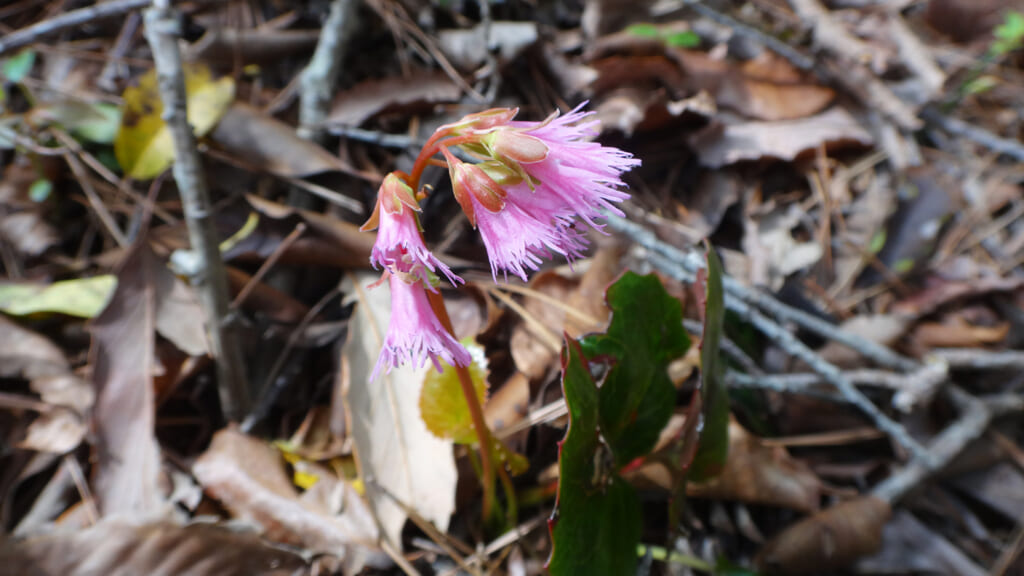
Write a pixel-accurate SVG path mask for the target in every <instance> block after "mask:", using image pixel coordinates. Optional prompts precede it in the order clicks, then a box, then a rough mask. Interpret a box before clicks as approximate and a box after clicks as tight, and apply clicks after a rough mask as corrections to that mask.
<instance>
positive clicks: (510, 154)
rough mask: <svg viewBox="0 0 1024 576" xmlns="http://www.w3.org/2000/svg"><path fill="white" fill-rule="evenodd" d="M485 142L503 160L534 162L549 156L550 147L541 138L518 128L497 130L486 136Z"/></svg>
mask: <svg viewBox="0 0 1024 576" xmlns="http://www.w3.org/2000/svg"><path fill="white" fill-rule="evenodd" d="M484 144H485V145H486V146H487V147H488V149H490V151H491V153H492V154H493V155H494V156H495V157H497V158H499V159H503V160H504V159H508V160H511V161H513V162H520V163H523V164H534V163H537V162H541V161H543V160H544V159H546V158H547V157H548V147H547V145H546V144H544V142H543V141H542V140H541V139H540V138H535V137H533V136H530V135H529V134H524V133H522V132H519V131H516V130H508V129H505V130H495V131H494V132H491V133H490V134H488V135H487V136H485V137H484Z"/></svg>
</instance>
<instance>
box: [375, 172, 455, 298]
mask: <svg viewBox="0 0 1024 576" xmlns="http://www.w3.org/2000/svg"><path fill="white" fill-rule="evenodd" d="M419 211H420V206H419V203H418V202H417V201H416V196H415V195H414V194H413V191H412V188H410V187H409V186H408V185H407V184H406V183H405V182H403V181H402V180H401V179H400V178H398V176H395V175H394V174H388V176H387V177H386V178H384V182H383V183H382V184H381V187H380V191H379V192H378V196H377V206H376V208H375V209H374V212H373V215H372V216H370V220H368V221H367V222H366V224H364V225H363V227H362V229H363V230H372V229H373V228H374V227H376V228H377V229H378V230H377V241H376V242H374V244H373V251H372V252H371V253H370V263H371V264H373V267H374V268H378V269H379V268H385V269H387V270H389V271H391V272H393V273H405V274H414V275H418V274H419V273H420V272H421V270H420V269H421V267H422V268H425V269H427V270H429V271H430V272H440V273H442V274H444V275H445V276H447V277H448V280H449V281H450V282H451V283H452V284H456V283H458V282H462V278H459V277H458V276H456V275H455V274H453V273H452V271H451V269H450V268H448V266H446V265H445V264H444V263H443V262H441V261H440V260H438V259H437V257H436V256H434V254H433V253H431V252H430V250H428V249H427V246H426V245H425V244H424V243H423V235H422V234H421V233H420V224H419V219H418V218H417V217H416V213H417V212H419Z"/></svg>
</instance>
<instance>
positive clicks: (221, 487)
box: [192, 428, 377, 574]
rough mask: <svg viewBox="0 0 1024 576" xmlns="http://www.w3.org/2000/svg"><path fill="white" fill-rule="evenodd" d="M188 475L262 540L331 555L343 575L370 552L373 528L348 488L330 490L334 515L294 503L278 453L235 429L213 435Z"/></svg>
mask: <svg viewBox="0 0 1024 576" xmlns="http://www.w3.org/2000/svg"><path fill="white" fill-rule="evenodd" d="M192 473H193V474H194V475H195V477H196V479H197V480H199V483H200V484H201V485H202V486H203V490H204V491H205V492H206V493H207V494H208V495H210V496H211V497H213V498H216V499H217V500H219V501H220V502H221V504H223V505H224V507H225V508H227V509H228V510H230V511H231V513H232V514H233V515H234V516H235V517H236V518H242V519H245V520H249V521H251V522H254V523H255V524H257V525H259V526H260V527H262V528H263V530H264V532H263V535H264V536H265V537H266V538H269V539H271V540H274V541H277V542H282V543H286V544H292V545H296V546H301V547H304V548H308V549H310V550H314V551H318V552H324V553H328V554H332V555H335V556H337V557H338V558H339V559H340V560H341V561H342V564H343V567H344V572H345V574H355V573H357V572H359V570H361V569H362V566H363V565H364V563H365V561H366V557H367V555H368V554H369V553H370V551H371V550H372V549H373V548H375V543H376V541H377V526H376V524H375V523H374V520H373V516H372V515H371V514H370V511H369V509H368V508H367V506H366V504H365V503H364V502H363V500H362V498H361V497H360V496H359V494H358V493H357V492H356V491H355V489H354V488H352V486H350V485H349V484H347V483H345V482H339V483H337V484H336V485H335V486H334V491H335V492H336V494H335V497H336V498H339V499H340V500H341V502H342V503H343V505H342V506H341V507H340V509H341V510H342V512H341V513H340V514H332V513H331V512H330V511H328V510H325V509H322V508H320V507H319V506H317V504H316V503H315V502H312V501H306V500H303V499H300V497H299V493H298V490H296V488H295V487H294V486H293V485H292V482H291V480H290V479H289V478H288V475H287V474H286V472H285V463H284V460H283V459H282V457H281V454H280V453H279V452H278V451H277V450H276V449H274V448H273V447H272V446H271V445H270V444H269V443H267V442H263V441H261V440H258V439H256V438H253V437H250V436H246V435H245V434H242V433H241V432H239V431H238V430H237V429H235V428H227V429H224V430H221V431H219V432H217V433H216V434H215V435H214V437H213V442H212V443H211V444H210V447H209V448H208V449H207V450H206V452H204V453H203V455H202V456H200V457H199V459H198V460H196V463H195V464H194V465H193V467H192ZM321 481H326V480H321Z"/></svg>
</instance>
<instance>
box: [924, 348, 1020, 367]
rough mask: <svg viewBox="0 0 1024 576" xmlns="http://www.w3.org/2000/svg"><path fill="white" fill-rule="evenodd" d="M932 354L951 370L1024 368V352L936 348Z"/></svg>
mask: <svg viewBox="0 0 1024 576" xmlns="http://www.w3.org/2000/svg"><path fill="white" fill-rule="evenodd" d="M931 353H932V354H933V355H935V356H936V357H938V358H941V359H942V360H943V361H945V362H946V363H947V364H949V367H950V368H972V369H975V370H1007V369H1011V370H1020V369H1022V368H1024V352H1022V351H1020V350H1007V351H1005V352H990V351H988V350H975V349H971V348H936V349H935V350H932V351H931Z"/></svg>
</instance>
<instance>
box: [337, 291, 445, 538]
mask: <svg viewBox="0 0 1024 576" xmlns="http://www.w3.org/2000/svg"><path fill="white" fill-rule="evenodd" d="M379 278H380V275H379V274H378V273H373V272H363V273H348V274H346V276H345V279H344V281H343V282H342V291H343V292H344V293H345V294H346V295H348V297H349V299H350V300H354V301H355V302H356V303H357V304H356V308H355V311H354V312H353V313H352V318H351V319H350V320H349V325H348V340H347V341H346V342H345V345H344V347H343V348H342V351H341V369H340V370H339V371H338V380H337V384H336V387H335V398H334V401H335V402H344V403H345V424H346V426H347V428H348V435H349V437H350V438H351V439H352V441H353V443H354V450H355V455H356V463H357V464H358V467H359V474H360V477H361V478H362V479H363V480H364V481H365V483H366V489H367V490H366V491H367V496H368V500H369V502H370V505H371V507H372V509H373V510H374V513H375V514H376V516H377V518H378V519H379V521H380V525H381V527H382V530H383V532H384V534H383V536H384V537H386V538H387V539H388V540H389V541H390V543H391V544H392V545H393V546H395V547H396V548H400V544H401V539H400V533H401V530H402V526H403V525H404V524H405V520H406V512H405V510H404V509H403V508H402V507H401V506H400V505H398V504H397V503H396V502H395V499H397V500H398V501H400V502H402V503H403V504H404V505H406V506H409V507H411V508H412V509H414V510H416V512H417V513H418V514H419V515H420V516H422V517H423V518H425V519H426V520H429V521H430V522H431V523H433V524H434V526H436V527H437V528H438V529H439V530H441V531H442V532H444V531H445V530H447V528H448V522H449V520H450V517H451V514H452V512H453V511H454V510H455V484H456V481H457V480H458V478H457V473H456V469H455V459H454V456H453V454H452V443H451V441H447V440H441V439H439V438H437V437H435V436H434V435H433V434H431V433H430V432H428V431H427V428H426V425H424V424H423V420H422V419H421V418H420V411H419V397H420V388H421V387H422V385H423V377H424V375H425V374H426V371H427V370H433V368H432V367H424V368H422V369H419V370H413V369H411V368H409V367H402V368H395V369H393V370H391V372H390V373H387V374H383V375H381V376H379V377H378V378H377V380H376V381H374V382H371V381H370V374H371V372H372V371H373V367H374V365H375V364H376V362H377V357H378V354H379V353H380V349H381V345H382V344H383V338H384V335H385V334H386V333H387V327H388V321H389V318H390V316H391V294H390V292H389V290H388V288H387V287H386V286H384V285H379V286H377V287H375V288H371V287H370V285H371V284H373V283H375V282H377V281H378V280H379ZM335 412H336V411H335ZM332 429H336V426H335V423H332ZM392 496H393V498H392Z"/></svg>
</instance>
